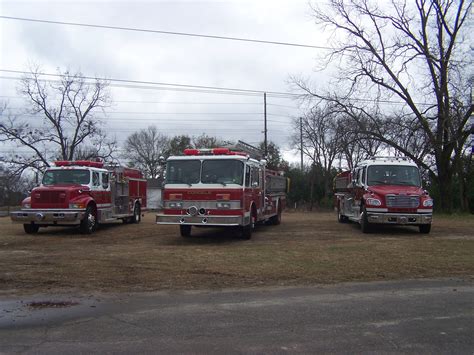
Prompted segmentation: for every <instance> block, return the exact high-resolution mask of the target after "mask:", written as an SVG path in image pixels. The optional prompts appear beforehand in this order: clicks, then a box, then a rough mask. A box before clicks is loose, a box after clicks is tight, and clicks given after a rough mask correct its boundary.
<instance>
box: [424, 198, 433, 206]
mask: <svg viewBox="0 0 474 355" xmlns="http://www.w3.org/2000/svg"><path fill="white" fill-rule="evenodd" d="M423 207H433V199H431V198H429V199H427V200H424V201H423Z"/></svg>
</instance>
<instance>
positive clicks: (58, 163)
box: [54, 160, 104, 168]
mask: <svg viewBox="0 0 474 355" xmlns="http://www.w3.org/2000/svg"><path fill="white" fill-rule="evenodd" d="M54 165H56V166H88V167H91V168H102V167H103V166H104V163H103V162H101V161H89V160H75V161H69V160H58V161H55V162H54Z"/></svg>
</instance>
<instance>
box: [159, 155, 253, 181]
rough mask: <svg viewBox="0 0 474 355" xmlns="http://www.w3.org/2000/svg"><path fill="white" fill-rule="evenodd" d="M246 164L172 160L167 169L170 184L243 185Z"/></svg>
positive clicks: (223, 161)
mask: <svg viewBox="0 0 474 355" xmlns="http://www.w3.org/2000/svg"><path fill="white" fill-rule="evenodd" d="M243 172H244V164H243V162H241V161H238V160H230V159H229V160H225V159H222V160H220V159H219V160H204V161H202V163H201V161H200V160H170V161H168V164H167V167H166V183H168V184H188V185H192V184H197V183H199V182H200V183H202V184H222V185H224V186H225V185H227V184H237V185H242V183H243Z"/></svg>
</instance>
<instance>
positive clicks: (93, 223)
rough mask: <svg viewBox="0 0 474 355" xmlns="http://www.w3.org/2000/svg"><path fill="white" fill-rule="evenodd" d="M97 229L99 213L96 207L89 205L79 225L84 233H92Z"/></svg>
mask: <svg viewBox="0 0 474 355" xmlns="http://www.w3.org/2000/svg"><path fill="white" fill-rule="evenodd" d="M96 229H97V213H96V210H95V208H93V207H92V206H88V207H87V209H86V214H85V216H84V219H83V220H82V221H81V224H80V225H79V230H80V231H81V233H82V234H92V233H93V232H94V231H95V230H96Z"/></svg>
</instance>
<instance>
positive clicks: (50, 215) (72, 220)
mask: <svg viewBox="0 0 474 355" xmlns="http://www.w3.org/2000/svg"><path fill="white" fill-rule="evenodd" d="M85 213H86V211H85V210H82V209H81V210H67V211H66V210H21V211H15V212H11V213H10V218H11V220H12V221H13V222H14V223H22V224H29V223H34V224H39V225H55V224H59V225H61V224H70V225H76V224H79V223H81V220H82V219H84V215H85Z"/></svg>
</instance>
